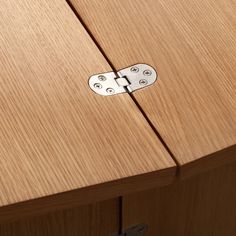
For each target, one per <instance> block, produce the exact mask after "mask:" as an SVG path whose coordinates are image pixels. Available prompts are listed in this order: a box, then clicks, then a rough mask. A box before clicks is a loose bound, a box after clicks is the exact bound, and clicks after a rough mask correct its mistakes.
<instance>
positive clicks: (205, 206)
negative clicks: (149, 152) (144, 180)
mask: <svg viewBox="0 0 236 236" xmlns="http://www.w3.org/2000/svg"><path fill="white" fill-rule="evenodd" d="M235 183H236V163H235V162H234V163H232V164H230V165H225V166H221V167H219V168H216V169H213V170H210V171H209V172H206V173H204V174H200V175H196V176H194V177H191V178H188V179H186V180H184V181H176V183H174V184H172V185H169V186H166V187H162V188H159V189H152V190H148V191H144V192H140V193H136V194H131V195H127V196H125V197H124V198H123V221H124V222H123V224H124V227H129V226H130V225H135V224H138V223H146V224H148V226H149V230H148V233H147V236H156V235H158V236H170V235H175V236H189V235H191V236H199V235H201V236H209V235H212V236H225V235H227V236H234V235H235V234H236V224H235V219H236V202H235V199H236V188H235Z"/></svg>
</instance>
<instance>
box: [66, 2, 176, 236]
mask: <svg viewBox="0 0 236 236" xmlns="http://www.w3.org/2000/svg"><path fill="white" fill-rule="evenodd" d="M65 1H66V2H67V4H68V5H69V7H70V8H71V10H72V11H73V13H74V14H75V16H76V17H77V19H78V20H79V21H80V23H81V24H82V26H83V27H84V29H85V30H86V31H87V33H88V35H89V36H90V38H91V39H92V40H93V42H94V44H95V45H96V47H97V48H98V50H99V51H100V53H101V54H102V55H103V57H104V58H105V60H106V61H107V63H108V64H109V66H110V67H111V68H112V70H113V71H114V73H115V74H117V70H116V68H115V66H114V65H113V64H112V62H111V60H110V59H109V57H108V56H107V55H106V53H105V51H104V50H103V48H102V47H101V46H100V44H99V43H98V41H97V40H96V38H95V37H94V36H93V34H92V32H91V31H90V30H89V28H88V27H87V25H86V24H85V22H84V21H83V19H82V17H81V16H80V15H79V14H78V12H77V11H76V9H75V8H74V6H73V4H72V3H71V2H70V0H65ZM129 96H130V98H131V99H132V100H133V102H134V104H135V105H136V106H137V108H138V109H139V111H140V112H141V113H142V115H143V117H144V119H145V120H146V121H147V122H148V124H149V126H150V127H151V129H152V130H153V132H154V133H155V134H156V136H157V138H158V139H159V140H160V142H161V144H162V145H163V146H164V148H165V149H166V151H167V152H168V153H169V155H170V156H171V158H172V159H173V161H174V162H175V164H176V166H177V168H176V176H179V168H178V166H180V164H179V162H178V161H177V159H176V158H175V156H174V154H173V153H172V151H171V150H170V148H169V147H168V145H167V144H166V143H165V141H164V139H163V138H162V136H161V135H160V133H159V132H158V131H157V129H156V128H155V126H154V125H153V124H152V122H151V120H150V119H149V118H148V116H147V115H146V113H145V111H144V110H143V108H142V107H141V105H140V104H139V103H138V101H137V100H136V98H135V97H134V95H133V94H131V93H130V94H129ZM118 201H119V229H118V233H119V234H122V233H123V197H122V196H120V197H119V200H118Z"/></svg>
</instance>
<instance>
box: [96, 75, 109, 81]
mask: <svg viewBox="0 0 236 236" xmlns="http://www.w3.org/2000/svg"><path fill="white" fill-rule="evenodd" d="M98 79H99V80H100V81H105V80H106V79H107V78H106V77H105V76H104V75H99V76H98Z"/></svg>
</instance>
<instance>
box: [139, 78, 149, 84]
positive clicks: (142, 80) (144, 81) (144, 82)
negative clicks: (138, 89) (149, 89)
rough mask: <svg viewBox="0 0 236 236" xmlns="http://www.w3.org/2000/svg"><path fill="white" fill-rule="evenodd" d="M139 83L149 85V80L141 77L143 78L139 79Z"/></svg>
mask: <svg viewBox="0 0 236 236" xmlns="http://www.w3.org/2000/svg"><path fill="white" fill-rule="evenodd" d="M139 84H140V85H147V84H148V82H147V80H145V79H141V80H139Z"/></svg>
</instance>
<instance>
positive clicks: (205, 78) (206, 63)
mask: <svg viewBox="0 0 236 236" xmlns="http://www.w3.org/2000/svg"><path fill="white" fill-rule="evenodd" d="M71 3H72V4H73V6H74V8H75V10H76V11H77V12H78V15H79V16H80V18H81V19H82V21H83V22H84V24H85V25H86V27H87V28H88V30H89V31H90V32H91V34H92V35H93V37H94V39H95V40H96V41H97V43H98V44H99V45H100V46H101V48H102V49H103V51H104V53H105V54H106V55H107V57H108V58H109V60H110V61H111V63H112V64H113V65H114V67H115V68H116V70H119V69H120V68H123V67H126V66H127V65H130V64H136V63H139V62H144V63H148V64H150V65H152V66H154V67H155V68H156V69H157V70H158V73H159V78H160V79H159V80H158V82H157V83H156V84H155V85H152V86H151V87H149V88H147V89H145V90H141V91H137V92H135V93H134V95H133V96H134V98H135V99H136V100H137V102H138V103H139V104H140V106H141V108H142V109H143V111H144V112H145V114H146V115H147V117H148V118H149V120H150V121H151V122H152V124H153V125H154V127H155V128H156V130H157V131H158V132H159V133H160V135H161V137H162V138H163V140H164V141H165V143H166V145H167V146H168V147H169V148H170V150H171V152H172V153H173V155H174V157H175V158H176V160H177V162H178V163H179V165H180V166H184V168H183V169H182V168H180V172H181V173H182V172H183V173H185V172H188V174H189V173H190V174H193V173H195V171H201V170H202V169H206V168H209V167H215V165H216V163H217V165H218V164H219V163H221V164H223V163H225V162H228V161H232V160H235V159H236V154H235V153H236V151H235V150H236V70H235V68H236V40H235V39H236V14H235V12H236V2H235V1H232V0H218V1H215V0H200V1H199V0H191V1H189V0H183V1H175V0H168V1H166V0H126V1H116V0H101V1H97V0H91V1H86V0H80V1H79V0H71ZM227 152H229V153H230V155H225V154H226V153H227ZM232 154H233V155H232ZM204 157H205V158H204ZM198 161H200V162H198ZM196 167H197V168H196Z"/></svg>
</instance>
